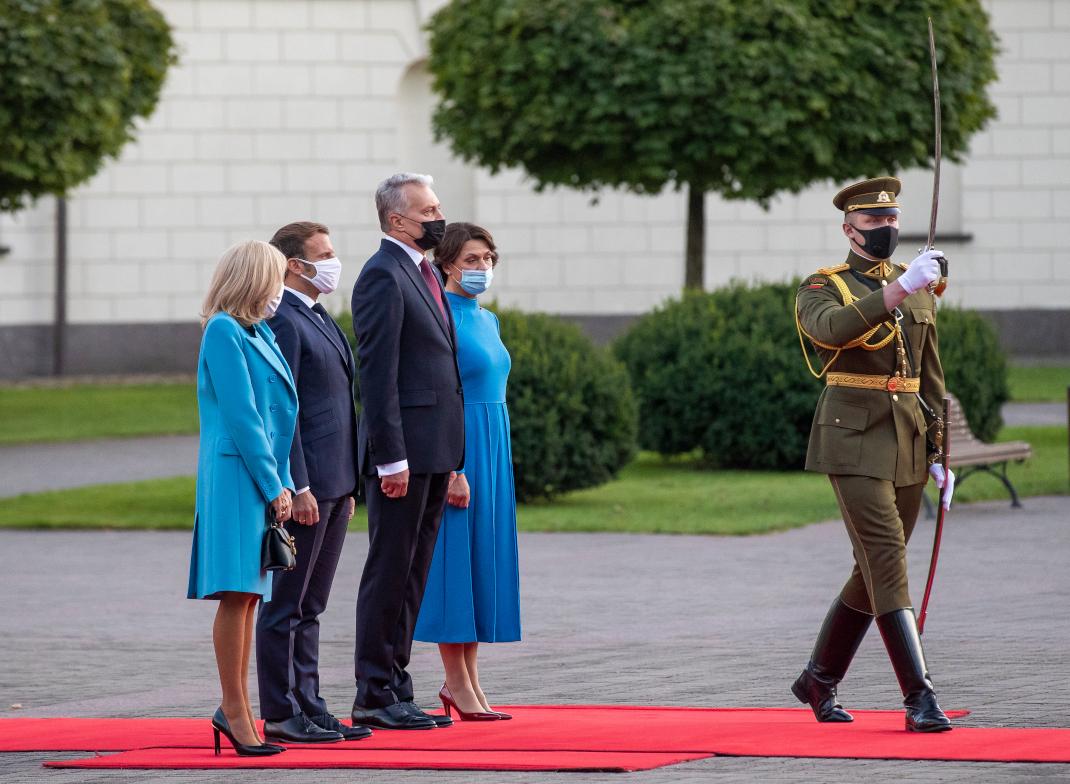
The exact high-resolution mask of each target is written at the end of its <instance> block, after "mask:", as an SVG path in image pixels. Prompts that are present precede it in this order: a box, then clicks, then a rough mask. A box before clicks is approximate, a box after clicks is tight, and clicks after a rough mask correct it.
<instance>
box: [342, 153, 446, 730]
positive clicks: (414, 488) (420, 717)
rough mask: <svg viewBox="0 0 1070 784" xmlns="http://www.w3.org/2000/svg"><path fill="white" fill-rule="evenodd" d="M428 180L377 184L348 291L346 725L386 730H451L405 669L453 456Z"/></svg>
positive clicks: (441, 225)
mask: <svg viewBox="0 0 1070 784" xmlns="http://www.w3.org/2000/svg"><path fill="white" fill-rule="evenodd" d="M431 183H432V180H431V178H430V177H428V176H426V175H419V174H396V175H394V176H392V177H390V178H388V179H387V180H385V181H384V182H383V183H381V184H380V185H379V187H378V189H377V190H376V192H375V206H376V209H377V211H378V213H379V224H380V227H381V228H382V230H383V233H384V234H385V236H384V238H383V241H382V243H381V244H380V246H379V250H378V251H377V252H376V253H375V254H374V255H373V256H372V257H371V258H370V259H368V262H367V263H366V264H365V265H364V269H363V270H362V271H361V274H360V277H359V278H358V280H357V283H356V285H355V286H354V287H353V329H354V331H355V332H356V335H357V345H358V349H357V352H358V355H359V358H360V373H359V378H360V397H361V404H362V406H363V412H362V414H361V418H360V430H359V434H358V460H359V463H358V465H359V468H360V472H361V474H362V476H363V479H364V488H365V492H366V495H367V499H368V536H369V548H368V560H367V562H366V563H365V565H364V574H363V575H362V576H361V580H360V591H359V593H358V594H357V636H356V653H355V660H356V661H355V664H356V681H357V696H356V700H355V702H354V704H353V721H354V723H359V724H368V725H371V726H375V727H384V728H389V729H434V728H435V727H436V726H446V725H448V724H449V723H450V721H449V719H448V718H447V717H445V716H435V717H432V716H430V715H428V714H426V713H424V712H423V711H421V710H420V709H419V708H417V707H416V705H415V704H414V702H413V691H412V679H411V678H410V677H409V674H408V673H407V672H406V671H405V668H406V666H408V663H409V654H410V651H411V649H412V634H413V628H414V626H415V624H416V617H417V614H418V613H419V611H420V602H421V601H422V599H423V593H424V585H425V583H426V581H427V572H428V569H429V568H430V566H431V556H432V554H433V553H434V549H435V540H436V538H437V536H438V526H439V522H440V520H441V519H442V511H443V508H444V506H445V503H446V489H447V487H448V485H449V478H450V473H451V472H452V471H454V470H456V469H458V468H460V467H461V465H462V462H463V460H464V397H463V394H462V391H461V376H460V372H459V370H458V369H457V352H456V342H455V335H454V331H453V319H452V317H451V315H450V310H449V303H448V302H447V300H446V297H445V296H444V295H443V292H442V285H441V283H440V281H439V279H438V277H437V276H436V275H435V273H434V272H433V271H432V269H431V263H430V262H429V261H428V260H427V258H426V256H425V253H426V252H427V251H428V250H430V249H431V248H433V247H434V246H435V245H436V244H438V240H440V239H441V237H442V233H443V231H444V230H445V220H443V217H442V212H441V209H440V205H439V203H438V199H437V198H436V197H435V193H434V191H432V190H431Z"/></svg>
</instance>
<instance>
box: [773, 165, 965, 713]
mask: <svg viewBox="0 0 1070 784" xmlns="http://www.w3.org/2000/svg"><path fill="white" fill-rule="evenodd" d="M899 190H900V183H899V180H897V179H896V178H895V177H879V178H877V179H872V180H866V181H864V182H859V183H856V184H854V185H851V186H849V187H847V188H844V189H843V190H842V191H840V192H839V193H838V194H836V197H835V198H834V199H833V204H834V205H835V206H836V209H837V210H840V211H842V212H843V213H844V219H843V233H844V235H845V236H846V237H847V239H848V240H849V241H850V245H851V251H850V253H849V254H848V255H847V260H846V262H845V263H843V264H841V265H838V266H834V267H828V268H823V269H820V270H818V271H817V272H816V273H815V274H813V275H810V276H809V277H808V278H806V279H805V280H804V281H803V283H802V286H801V287H800V288H799V294H798V299H797V301H796V319H797V324H798V327H799V337H800V341H801V340H802V339H803V336H804V335H805V336H806V338H808V339H809V341H810V342H811V343H812V344H813V346H814V348H815V349H816V351H817V353H818V355H819V357H820V359H821V362H822V365H823V367H822V368H821V370H820V372H818V371H815V370H814V369H813V368H812V367H811V372H812V373H814V375H816V376H818V377H821V376H824V377H825V379H826V386H825V389H824V391H823V392H822V393H821V396H820V398H819V399H818V402H817V410H816V412H815V414H814V422H813V427H812V429H811V431H810V445H809V448H808V451H807V455H806V468H807V470H809V471H818V472H821V473H824V474H828V477H829V481H830V482H831V484H832V489H833V491H834V492H835V493H836V499H837V501H838V502H839V506H840V511H841V513H842V515H843V520H844V523H845V524H846V527H847V533H848V535H849V536H850V538H851V544H852V547H853V550H854V560H855V564H854V569H853V571H852V573H851V576H850V578H849V579H848V580H847V584H846V585H844V587H843V590H842V591H841V592H840V594H839V596H838V597H837V599H836V601H835V602H834V603H833V605H832V608H831V609H830V610H829V612H828V615H827V616H826V618H825V621H824V623H823V624H822V626H821V630H820V632H819V634H818V637H817V642H816V643H815V645H814V651H813V654H812V656H811V658H810V662H809V663H808V664H807V666H806V669H805V670H803V673H802V674H801V675H800V676H799V678H798V679H797V680H796V681H795V683H794V684H793V685H792V692H793V693H794V694H795V696H796V697H797V698H798V699H799V701H800V702H804V703H809V705H810V707H811V708H812V709H813V711H814V715H815V716H816V717H817V720H818V721H822V722H845V721H851V720H852V719H851V715H850V714H849V713H848V712H847V711H845V710H844V709H843V708H842V707H841V706H840V704H839V702H837V695H836V686H837V684H838V683H839V682H840V680H842V679H843V676H844V675H845V674H846V672H847V667H848V665H850V663H851V659H852V658H853V657H854V654H855V651H857V650H858V646H859V645H860V644H861V642H862V638H863V637H864V636H865V634H866V631H867V630H868V629H869V626H870V623H871V621H872V620H873V618H874V617H876V619H877V627H878V629H880V633H881V637H882V638H883V639H884V644H885V647H886V648H887V650H888V656H889V658H890V659H891V661H892V666H893V668H894V669H895V674H896V677H897V678H898V680H899V685H900V687H901V688H902V690H903V695H904V700H903V704H904V705H905V706H906V727H907V729H908V730H913V731H916V732H940V731H943V730H950V729H951V722H950V721H949V720H948V718H947V716H946V715H945V714H944V712H943V711H942V710H941V709H940V706H939V705H938V704H937V702H936V695H935V694H934V692H933V684H932V681H931V680H930V678H929V673H928V669H927V667H926V665H925V656H924V654H923V652H922V647H921V638H920V637H919V636H918V628H917V622H916V620H915V616H914V610H913V605H912V603H911V600H910V593H909V591H908V589H907V569H906V545H907V541H908V540H909V539H910V534H911V532H912V531H913V529H914V523H915V521H916V520H917V517H918V510H919V507H920V505H921V499H922V490H923V489H924V488H925V483H926V481H927V480H928V478H929V476H930V475H932V476H933V478H934V480H935V481H936V483H937V485H938V486H940V487H943V485H944V483H945V481H946V483H947V484H948V492H946V493H945V503H950V498H951V492H950V491H951V490H952V488H953V486H954V476H953V475H949V476H947V477H945V476H944V472H943V467H942V466H941V465H940V464H939V463H938V462H937V459H938V457H939V456H940V445H941V444H942V441H943V423H942V421H941V420H940V418H939V413H940V412H941V411H942V400H943V396H944V375H943V369H942V367H941V365H940V356H939V353H938V344H937V336H936V308H935V304H936V303H935V298H934V296H933V294H932V293H931V291H930V287H931V285H932V284H934V283H935V282H936V280H937V279H938V278H939V275H940V260H941V259H942V258H943V255H942V254H941V253H940V252H939V251H936V250H929V251H926V252H924V253H922V254H921V255H920V256H918V257H917V258H916V259H914V260H913V261H912V262H911V263H910V264H909V265H896V264H892V263H891V261H890V258H891V255H892V253H893V252H894V251H895V246H896V242H897V241H898V234H899V203H898V201H897V200H896V199H897V197H898V195H899ZM803 353H804V354H805V353H806V348H805V345H804V347H803ZM807 363H808V364H809V358H808V359H807ZM949 474H950V472H949Z"/></svg>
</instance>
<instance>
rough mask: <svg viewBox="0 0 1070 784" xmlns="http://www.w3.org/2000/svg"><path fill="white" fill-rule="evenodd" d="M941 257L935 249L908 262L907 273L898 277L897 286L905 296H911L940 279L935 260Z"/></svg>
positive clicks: (937, 264)
mask: <svg viewBox="0 0 1070 784" xmlns="http://www.w3.org/2000/svg"><path fill="white" fill-rule="evenodd" d="M943 257H944V254H943V252H941V251H938V250H936V249H935V248H933V249H932V250H927V251H925V252H924V253H922V254H921V255H920V256H918V257H917V258H916V259H914V261H912V262H910V266H909V267H907V271H906V272H904V273H903V274H902V275H900V276H899V285H900V286H902V287H903V289H904V290H905V291H906V293H907V294H913V293H914V292H915V291H917V290H918V289H923V288H925V287H926V286H928V285H929V284H930V283H935V282H936V281H937V280H938V279H939V278H940V262H939V261H937V259H942V258H943Z"/></svg>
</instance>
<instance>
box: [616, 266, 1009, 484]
mask: <svg viewBox="0 0 1070 784" xmlns="http://www.w3.org/2000/svg"><path fill="white" fill-rule="evenodd" d="M797 291H798V287H797V285H796V284H782V283H781V284H764V285H758V286H753V287H751V286H746V285H743V284H739V283H736V284H733V285H730V286H728V287H727V288H723V289H719V290H717V291H713V292H709V293H705V292H689V293H686V294H685V295H684V297H683V299H680V300H675V301H672V302H670V303H668V304H666V305H664V306H662V307H660V308H658V309H657V310H655V311H653V312H652V313H649V314H647V315H646V316H644V317H643V318H641V319H640V320H639V321H638V322H636V324H635V325H634V326H633V327H632V328H631V329H630V330H629V331H628V332H627V333H625V334H624V335H623V336H622V337H621V338H619V339H618V340H617V342H616V344H615V346H614V350H615V352H616V354H617V356H618V357H619V358H620V359H621V361H623V362H624V364H625V366H626V367H627V368H628V372H629V374H630V375H631V379H632V386H633V388H634V389H635V392H636V395H637V396H638V398H639V411H640V420H639V445H640V447H641V448H643V449H650V450H653V451H656V452H660V453H662V454H665V455H673V454H680V453H688V452H694V451H700V452H701V454H702V456H703V458H704V462H706V463H707V464H708V465H709V466H711V467H715V468H739V469H776V470H793V469H799V468H802V466H803V464H804V462H805V457H806V446H807V441H808V439H809V434H810V427H811V424H812V420H813V413H814V404H815V402H816V400H817V397H818V395H819V394H820V391H821V387H822V386H823V383H824V382H823V381H818V380H817V379H814V378H813V377H812V376H811V375H810V373H809V372H808V371H807V370H806V367H805V365H804V364H803V358H802V356H801V355H800V350H799V341H798V337H797V335H796V331H795V322H794V317H793V313H794V308H795V296H796V292H797ZM938 323H939V325H940V326H939V330H940V332H939V335H940V343H941V356H942V359H943V363H944V370H945V375H946V378H947V387H948V389H949V390H951V391H952V392H954V393H955V394H956V395H957V396H958V398H959V400H960V401H961V402H962V405H963V407H964V408H965V410H966V412H967V414H968V416H969V418H970V422H971V424H972V425H973V428H974V431H975V432H976V434H977V435H978V437H980V438H984V439H987V440H991V439H992V438H994V437H995V434H996V432H997V431H998V430H999V427H1000V425H1001V419H1000V415H999V409H1000V406H1001V405H1002V403H1003V402H1004V401H1006V400H1007V398H1008V392H1007V382H1006V360H1005V358H1004V355H1003V352H1002V350H1001V349H1000V348H999V345H998V342H997V340H996V337H995V333H994V331H993V330H992V328H991V327H990V326H989V325H988V324H987V322H985V321H984V320H983V319H981V317H980V316H978V315H976V314H974V313H971V312H968V311H961V310H955V309H952V308H947V307H944V308H941V309H940V313H939V316H938Z"/></svg>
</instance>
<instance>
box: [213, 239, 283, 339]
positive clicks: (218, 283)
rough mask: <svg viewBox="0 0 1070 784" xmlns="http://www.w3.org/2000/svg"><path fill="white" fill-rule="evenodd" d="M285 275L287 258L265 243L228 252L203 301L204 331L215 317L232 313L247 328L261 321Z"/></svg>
mask: <svg viewBox="0 0 1070 784" xmlns="http://www.w3.org/2000/svg"><path fill="white" fill-rule="evenodd" d="M285 274H286V258H285V257H284V256H283V255H282V254H281V253H280V252H279V250H278V249H277V248H274V247H272V246H271V245H269V244H268V243H266V242H261V241H260V240H247V241H246V242H239V243H238V244H237V245H232V246H231V247H229V248H227V250H226V251H224V253H223V255H222V256H221V257H220V259H219V264H217V265H216V268H215V272H214V273H213V274H212V282H211V283H210V284H209V286H208V294H207V295H206V296H205V298H204V305H203V306H202V308H201V327H202V328H203V327H204V325H205V324H207V323H208V319H210V318H211V317H212V316H214V315H215V314H216V313H229V314H230V315H231V316H233V317H234V318H235V319H236V320H237V321H238V322H240V323H241V324H243V325H244V326H246V327H250V326H252V325H253V324H255V323H256V322H258V321H262V320H263V318H264V307H265V306H266V305H267V303H268V302H270V301H271V299H272V298H273V297H274V296H275V295H276V294H278V293H279V289H281V288H282V280H283V276H284V275H285Z"/></svg>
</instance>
